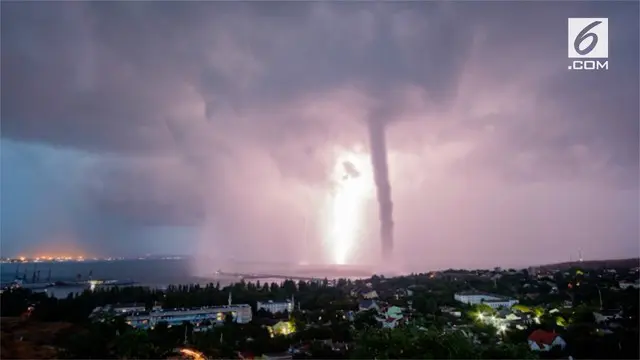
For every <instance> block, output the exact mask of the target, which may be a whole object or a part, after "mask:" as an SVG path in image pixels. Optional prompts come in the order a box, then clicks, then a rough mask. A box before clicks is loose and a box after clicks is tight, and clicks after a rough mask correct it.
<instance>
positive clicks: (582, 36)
mask: <svg viewBox="0 0 640 360" xmlns="http://www.w3.org/2000/svg"><path fill="white" fill-rule="evenodd" d="M600 24H602V21H594V22H592V23H591V24H589V25H587V27H586V28H584V29H582V31H580V33H579V34H578V36H576V40H575V41H574V42H573V48H574V49H575V50H576V52H577V53H578V54H580V55H587V54H588V53H590V52H591V50H593V49H594V48H595V47H596V45H598V35H597V34H596V33H592V32H589V30H591V29H593V28H594V27H596V26H598V25H600ZM587 39H591V43H589V45H588V46H587V47H586V48H584V49H582V50H581V49H580V45H582V43H584V41H585V40H587Z"/></svg>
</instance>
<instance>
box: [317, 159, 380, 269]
mask: <svg viewBox="0 0 640 360" xmlns="http://www.w3.org/2000/svg"><path fill="white" fill-rule="evenodd" d="M369 158H370V157H369V155H367V154H364V153H361V152H357V151H344V152H340V153H339V155H338V156H337V158H336V161H335V165H334V169H333V173H332V180H333V182H334V184H335V188H334V191H333V192H332V194H331V195H330V196H329V199H328V211H329V217H328V222H329V223H328V224H327V225H328V226H327V227H326V229H327V231H326V235H325V237H326V240H325V242H326V243H327V245H328V248H329V256H330V257H331V261H332V262H333V263H335V264H338V265H344V264H347V263H348V262H349V260H350V256H351V255H352V253H353V250H354V248H355V247H356V244H357V242H358V241H359V240H361V239H362V235H361V234H362V230H363V224H364V220H365V219H364V215H365V206H366V202H367V200H368V199H369V198H371V197H372V196H373V194H374V192H375V186H374V182H373V171H372V169H371V163H370V161H369Z"/></svg>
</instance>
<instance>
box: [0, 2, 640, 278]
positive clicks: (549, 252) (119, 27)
mask: <svg viewBox="0 0 640 360" xmlns="http://www.w3.org/2000/svg"><path fill="white" fill-rule="evenodd" d="M639 6H640V5H639V4H638V2H634V1H629V2H615V1H607V2H595V1H594V2H592V1H589V2H516V1H513V2H446V3H444V2H443V3H439V2H387V3H376V2H296V3H293V2H188V3H179V2H161V3H151V2H48V3H43V2H9V3H7V2H3V3H2V12H1V20H2V21H1V25H0V26H1V40H2V41H1V60H2V63H1V71H2V76H1V77H0V78H1V79H0V80H1V86H2V92H1V101H2V104H1V105H2V106H1V115H2V118H1V119H2V122H1V137H0V146H1V153H0V154H1V163H0V164H1V168H0V170H1V178H0V180H1V182H0V184H1V188H0V189H1V197H0V205H1V206H0V208H1V209H0V215H1V216H0V218H1V227H0V237H1V239H0V240H1V250H2V254H3V256H14V255H23V254H24V255H34V254H39V253H43V252H45V253H55V252H58V253H61V252H62V253H64V252H76V253H83V254H90V255H93V256H125V255H133V254H135V255H138V254H147V253H149V254H187V255H196V256H199V257H200V258H205V257H206V258H233V259H247V260H270V261H282V262H298V261H307V262H316V263H317V262H331V255H330V254H331V249H329V248H331V247H332V246H334V245H335V240H331V239H328V237H330V236H331V235H330V234H331V231H327V228H326V227H327V226H328V225H327V222H331V221H334V225H335V223H336V222H337V221H339V219H338V220H336V219H337V218H340V219H342V218H344V217H347V216H352V215H353V216H355V214H354V213H353V212H354V211H356V210H353V211H352V210H349V211H344V207H343V208H342V209H343V211H342V212H336V211H335V208H336V206H337V205H336V203H338V204H340V202H335V201H334V202H333V203H332V202H331V199H335V196H336V194H337V192H338V191H339V189H340V183H339V182H340V180H336V177H335V169H336V166H337V165H336V164H337V163H336V162H337V161H340V160H338V159H342V157H343V156H344V154H352V155H353V154H356V155H357V156H358V157H357V158H358V159H359V161H360V163H358V164H355V165H356V167H358V171H359V172H360V173H362V174H363V177H362V179H372V178H373V177H372V176H369V175H370V174H371V171H372V169H371V167H372V165H371V162H370V161H361V160H362V159H363V158H364V159H369V158H370V157H369V155H368V154H369V150H370V143H369V135H368V130H367V124H369V123H370V121H372V119H374V118H375V119H377V120H378V121H381V122H382V123H383V125H384V130H385V134H386V142H387V144H386V146H387V158H388V168H389V183H390V187H391V197H392V201H393V222H394V230H393V231H394V250H393V258H392V261H393V262H394V264H397V265H398V266H400V267H402V268H403V269H410V270H412V271H413V270H426V269H435V268H474V267H493V266H527V265H532V264H544V263H551V262H557V261H568V260H569V259H571V258H572V259H574V260H575V259H576V258H577V257H578V253H579V252H581V253H582V256H583V257H584V258H585V259H606V258H624V257H632V256H638V254H639V252H640V245H639V215H640V214H639V191H638V175H639V157H638V153H639V151H638V150H639V137H638V135H639V118H640V116H639V102H638V99H639V98H640V95H639V77H640V73H639V69H638V63H639V56H638V54H639V52H640V51H639V45H638V44H639V43H640V39H639V35H638V34H639V19H638V14H639V13H640V8H639ZM569 17H597V18H602V17H606V18H608V19H609V69H608V70H606V71H570V70H568V69H567V66H568V65H569V64H570V61H569V59H568V58H567V43H568V42H567V18H569ZM338 167H339V166H338ZM367 174H369V175H367ZM365 182H366V181H365V180H362V183H363V184H364V183H365ZM370 185H371V184H369V185H366V184H365V185H362V186H361V187H360V188H362V189H365V188H366V189H367V190H366V191H364V190H363V191H362V193H363V194H364V193H366V194H365V195H366V196H365V195H363V196H362V199H361V203H360V206H357V207H348V208H349V209H356V208H357V209H358V211H359V213H358V214H357V215H358V216H357V218H358V219H360V222H359V223H358V226H355V225H354V226H355V227H354V228H357V234H355V235H354V236H353V239H355V240H354V242H353V244H350V247H349V251H348V254H347V253H346V252H345V254H343V255H344V256H345V258H346V259H347V263H350V264H371V263H375V264H380V262H381V260H380V252H381V245H380V234H379V232H380V224H379V220H378V206H377V202H376V197H375V191H371V188H370ZM331 204H332V205H331ZM332 206H333V207H332ZM331 209H334V212H333V213H331V214H329V213H328V212H330V211H331ZM331 219H333V220H331ZM354 231H355V230H354ZM328 234H329V235H328ZM341 236H342V235H341ZM332 241H333V242H332ZM340 241H342V240H340ZM345 241H346V240H345ZM332 244H333V245H332ZM345 251H346V250H345ZM328 254H329V255H328ZM202 263H203V264H204V265H202V266H203V267H204V268H206V266H207V265H206V263H207V261H202Z"/></svg>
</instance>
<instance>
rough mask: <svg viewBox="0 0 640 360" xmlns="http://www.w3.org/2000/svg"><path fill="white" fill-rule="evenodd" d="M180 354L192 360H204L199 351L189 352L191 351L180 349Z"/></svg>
mask: <svg viewBox="0 0 640 360" xmlns="http://www.w3.org/2000/svg"><path fill="white" fill-rule="evenodd" d="M180 353H181V354H182V355H185V356H188V357H190V358H192V359H196V360H204V359H205V357H204V354H203V353H201V352H199V351H195V350H191V349H186V348H184V349H180Z"/></svg>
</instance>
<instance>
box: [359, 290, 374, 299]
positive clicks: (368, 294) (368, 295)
mask: <svg viewBox="0 0 640 360" xmlns="http://www.w3.org/2000/svg"><path fill="white" fill-rule="evenodd" d="M360 296H362V297H363V298H365V299H369V300H371V299H377V298H378V293H377V292H376V291H375V290H370V291H363V292H361V293H360Z"/></svg>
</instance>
